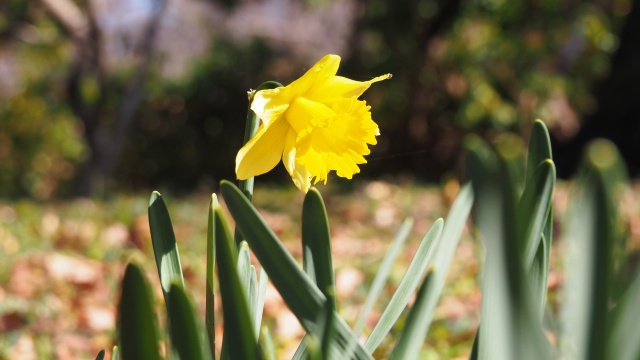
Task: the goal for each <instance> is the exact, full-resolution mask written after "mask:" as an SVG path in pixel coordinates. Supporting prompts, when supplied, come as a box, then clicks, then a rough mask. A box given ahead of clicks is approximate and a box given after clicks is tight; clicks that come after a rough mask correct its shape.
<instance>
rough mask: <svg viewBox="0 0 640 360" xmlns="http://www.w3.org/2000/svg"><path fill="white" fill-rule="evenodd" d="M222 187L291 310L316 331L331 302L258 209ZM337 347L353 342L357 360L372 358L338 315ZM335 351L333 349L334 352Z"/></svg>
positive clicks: (226, 185)
mask: <svg viewBox="0 0 640 360" xmlns="http://www.w3.org/2000/svg"><path fill="white" fill-rule="evenodd" d="M220 190H221V192H222V195H223V197H224V199H225V201H226V204H227V207H228V209H229V212H230V213H231V215H232V216H233V218H234V219H235V220H236V225H237V226H238V229H240V231H241V232H242V234H243V235H244V237H245V238H246V240H247V242H248V243H249V245H250V246H251V249H252V250H253V253H254V254H255V255H256V257H257V258H258V260H259V261H260V263H261V264H262V266H263V267H264V269H265V270H266V271H267V273H268V274H269V277H270V278H271V282H272V283H273V285H274V287H275V288H276V289H277V290H278V291H279V292H280V295H281V296H282V299H283V300H284V301H285V303H286V304H287V306H289V309H291V312H292V313H293V314H294V315H295V316H296V317H297V318H298V320H299V321H300V323H301V324H302V326H303V327H304V328H305V330H306V331H307V332H311V333H316V331H317V324H316V322H317V314H318V311H320V309H321V308H322V306H324V302H325V301H327V300H326V298H325V296H324V295H323V294H322V292H320V290H319V289H318V287H317V286H315V284H314V283H313V282H312V281H311V280H310V279H309V277H308V276H307V275H306V274H305V273H304V272H303V271H302V269H300V268H299V267H298V265H297V263H296V261H295V259H293V257H292V256H291V254H289V252H288V251H287V250H286V249H285V248H284V246H283V245H282V243H281V242H280V241H279V240H278V238H277V237H276V236H275V234H274V233H273V231H271V229H269V227H268V226H267V225H266V223H265V222H264V220H263V219H262V218H261V217H260V215H259V214H258V212H257V211H256V209H255V208H254V207H253V205H251V203H250V202H249V201H248V200H247V199H246V197H244V196H243V195H242V193H241V192H240V191H239V190H238V188H237V187H236V186H235V185H233V184H232V183H230V182H229V181H222V182H221V183H220ZM335 316H336V319H335V320H334V321H335V326H336V346H339V347H340V348H342V349H344V348H345V347H346V346H348V344H349V343H351V342H352V340H353V342H354V343H355V344H356V348H355V353H354V356H355V358H356V359H371V356H370V355H369V353H368V352H366V351H365V350H364V348H363V347H362V346H361V345H360V344H358V343H357V339H356V338H355V336H354V334H353V333H352V332H351V329H349V327H348V325H347V324H346V323H345V321H344V320H343V319H342V318H341V317H339V316H338V315H337V314H335ZM332 353H333V351H332Z"/></svg>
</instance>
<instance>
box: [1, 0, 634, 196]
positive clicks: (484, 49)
mask: <svg viewBox="0 0 640 360" xmlns="http://www.w3.org/2000/svg"><path fill="white" fill-rule="evenodd" d="M638 44H640V3H639V2H638V1H633V0H594V1H579V0H559V1H558V0H536V1H520V0H516V1H506V0H466V1H462V0H406V1H392V0H370V1H369V0H368V1H365V0H306V1H295V0H38V1H29V0H3V1H2V2H0V197H3V198H19V197H33V198H36V199H41V200H45V199H50V198H60V197H74V196H89V195H104V194H106V193H109V192H110V191H113V190H119V191H127V192H129V191H132V192H137V191H147V190H149V189H151V188H160V189H170V190H171V191H173V192H176V193H188V192H192V191H194V190H206V191H208V192H211V191H214V190H215V189H216V187H217V183H218V181H219V180H220V179H224V178H226V179H233V178H234V177H235V174H234V159H235V154H236V152H237V150H238V149H239V147H240V146H241V141H242V134H243V128H244V122H245V115H246V109H247V102H248V101H247V91H248V90H249V89H250V88H255V87H257V86H258V85H259V84H261V83H262V82H264V81H267V80H277V81H279V82H281V83H283V84H287V83H289V82H290V81H291V80H293V79H295V78H297V77H299V76H300V75H302V74H303V73H304V71H305V70H306V69H307V68H308V67H309V66H311V65H312V64H313V63H314V62H315V61H316V60H317V59H319V58H320V57H322V56H323V55H325V54H327V53H335V54H339V55H341V56H342V59H343V63H342V66H341V69H340V71H339V74H341V75H344V76H347V77H350V78H353V79H357V80H365V79H370V78H371V77H373V76H376V75H380V74H384V73H388V72H391V73H393V75H394V77H393V80H391V81H386V82H384V83H381V84H377V85H376V86H373V87H372V88H371V89H370V90H369V91H367V93H366V94H365V96H364V98H365V99H366V100H367V101H368V102H369V104H370V105H372V109H373V110H372V111H373V117H374V120H376V121H377V122H378V124H379V125H380V129H381V136H380V137H379V144H378V145H376V146H374V147H373V148H372V154H371V155H370V156H369V158H368V159H369V164H368V165H366V166H364V167H362V170H363V174H361V175H359V176H360V177H361V178H363V179H367V178H368V179H377V178H385V177H386V176H391V175H390V174H393V176H394V177H397V176H404V177H407V178H409V179H414V180H416V181H424V182H434V181H435V182H439V181H441V179H442V178H443V176H447V175H448V174H455V173H456V172H457V171H459V170H460V169H459V166H460V165H459V164H460V163H461V162H460V159H459V158H460V144H461V139H462V138H463V136H464V135H465V134H468V133H477V134H480V135H482V136H483V137H485V138H487V139H489V140H492V139H495V138H496V137H500V136H509V137H511V138H512V140H513V144H514V145H513V146H514V149H520V148H521V146H522V140H521V139H522V138H523V137H525V138H526V136H527V132H528V130H529V127H530V124H531V122H532V121H533V120H534V119H536V118H541V119H543V120H544V121H545V122H546V124H547V126H548V127H549V128H550V131H551V133H552V137H553V142H554V145H555V146H554V151H555V154H554V156H555V158H556V163H557V165H558V170H559V175H560V176H563V177H569V176H571V174H572V173H573V171H574V169H575V166H576V164H577V162H578V159H579V157H580V154H581V149H582V147H583V145H584V144H585V143H586V142H587V141H588V140H590V139H592V138H594V137H596V136H597V137H607V138H610V139H612V140H613V141H614V142H615V143H616V144H617V145H618V147H619V148H620V150H621V152H622V154H623V156H624V157H625V160H626V161H627V165H628V167H629V169H630V171H631V173H632V174H635V173H637V171H638V169H640V160H639V158H638V156H640V126H639V124H640V122H639V121H638V119H639V116H640V115H638V114H640V101H639V100H640V46H638ZM514 151H517V150H514ZM261 181H272V182H283V183H284V182H286V183H287V184H288V182H290V180H288V177H287V176H286V175H285V173H284V169H283V168H282V166H281V165H279V166H278V170H277V171H275V172H272V173H270V174H269V175H266V176H265V177H263V178H261Z"/></svg>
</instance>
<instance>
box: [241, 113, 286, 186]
mask: <svg viewBox="0 0 640 360" xmlns="http://www.w3.org/2000/svg"><path fill="white" fill-rule="evenodd" d="M289 128H290V127H289V124H288V123H287V121H286V120H285V118H284V117H280V118H278V119H276V120H275V121H273V122H272V123H271V126H269V127H265V126H264V125H260V127H259V128H258V132H256V134H255V135H254V137H253V138H251V140H249V142H247V143H246V144H245V145H244V146H243V147H242V149H240V151H238V155H237V156H236V176H237V178H238V179H239V180H246V179H248V178H250V177H252V176H257V175H261V174H264V173H266V172H268V171H270V170H271V169H273V168H274V167H275V166H276V165H277V164H278V162H279V161H280V158H281V157H282V152H283V150H284V145H285V139H286V135H287V131H288V130H289Z"/></svg>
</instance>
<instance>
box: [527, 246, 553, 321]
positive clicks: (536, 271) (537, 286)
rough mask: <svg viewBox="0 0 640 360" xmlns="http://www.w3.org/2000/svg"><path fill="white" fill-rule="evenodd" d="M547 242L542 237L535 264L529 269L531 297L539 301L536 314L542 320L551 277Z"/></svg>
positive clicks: (534, 260) (534, 259)
mask: <svg viewBox="0 0 640 360" xmlns="http://www.w3.org/2000/svg"><path fill="white" fill-rule="evenodd" d="M546 244H547V241H546V240H545V238H544V235H543V237H542V240H541V241H540V243H539V244H538V251H536V256H535V257H534V258H533V263H532V264H531V268H530V269H529V284H531V296H532V297H533V299H537V300H538V301H537V304H536V305H535V306H536V309H537V311H536V313H537V314H538V315H539V317H540V318H542V315H543V312H544V305H545V302H546V297H547V278H548V277H549V262H548V261H549V258H548V257H547V253H548V251H547V249H546Z"/></svg>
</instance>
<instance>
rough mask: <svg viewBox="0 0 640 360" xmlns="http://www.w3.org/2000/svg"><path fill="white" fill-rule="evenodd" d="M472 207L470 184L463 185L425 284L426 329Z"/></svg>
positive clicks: (423, 317) (449, 215) (447, 221)
mask: <svg viewBox="0 0 640 360" xmlns="http://www.w3.org/2000/svg"><path fill="white" fill-rule="evenodd" d="M472 206H473V190H472V188H471V184H470V183H467V184H465V185H464V186H463V187H462V188H461V189H460V192H459V193H458V196H457V197H456V200H455V201H454V203H453V206H452V207H451V210H450V211H449V214H448V215H447V219H446V221H445V222H444V228H443V229H442V236H441V239H440V245H438V248H437V250H436V253H435V255H434V258H433V269H434V271H432V272H431V275H430V276H431V280H430V281H429V282H428V284H426V285H425V286H427V287H428V288H427V290H426V291H425V293H426V295H425V297H426V300H425V301H426V302H427V304H426V305H425V306H426V308H425V309H424V310H423V311H424V315H422V319H423V320H422V321H424V326H426V328H427V329H428V328H429V327H430V326H431V321H432V320H433V314H434V312H435V309H436V305H437V304H438V299H439V298H440V295H441V294H442V290H443V289H444V285H445V282H446V280H447V272H448V271H449V267H450V266H451V262H452V261H453V257H454V254H455V251H456V248H457V247H458V243H459V242H460V235H461V234H462V230H463V229H464V225H465V223H466V222H467V219H468V218H469V212H471V207H472Z"/></svg>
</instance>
